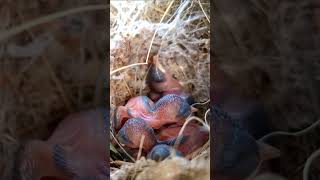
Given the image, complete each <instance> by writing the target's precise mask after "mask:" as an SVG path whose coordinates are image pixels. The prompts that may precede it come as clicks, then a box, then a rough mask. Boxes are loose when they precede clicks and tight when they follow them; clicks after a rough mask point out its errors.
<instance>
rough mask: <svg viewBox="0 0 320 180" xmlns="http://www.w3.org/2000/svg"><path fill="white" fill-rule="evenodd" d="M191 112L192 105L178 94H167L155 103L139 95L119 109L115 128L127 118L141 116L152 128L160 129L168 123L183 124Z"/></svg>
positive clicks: (119, 126) (120, 125)
mask: <svg viewBox="0 0 320 180" xmlns="http://www.w3.org/2000/svg"><path fill="white" fill-rule="evenodd" d="M190 114H191V107H190V105H189V104H188V103H187V101H186V100H185V99H183V98H182V97H180V96H178V95H176V94H168V95H165V96H163V97H162V98H161V99H159V100H158V101H157V102H156V103H155V104H154V103H153V102H152V101H151V100H150V99H149V98H148V97H146V96H138V97H135V98H132V99H130V100H129V102H128V103H127V105H126V106H125V107H123V106H122V107H119V108H118V109H117V112H116V118H115V123H114V124H115V129H119V128H121V127H122V125H123V124H124V123H125V122H126V120H127V119H129V118H140V119H143V120H144V121H146V122H147V123H148V125H149V126H150V127H151V128H153V129H159V128H161V127H162V126H163V125H166V124H173V123H178V124H182V123H183V122H184V120H185V119H186V118H187V117H188V116H189V115H190Z"/></svg>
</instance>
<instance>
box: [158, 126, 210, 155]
mask: <svg viewBox="0 0 320 180" xmlns="http://www.w3.org/2000/svg"><path fill="white" fill-rule="evenodd" d="M181 128H182V125H172V126H169V127H165V128H162V129H160V131H159V133H158V134H157V138H158V139H159V140H167V139H170V138H172V137H177V136H178V134H179V132H180V130H181ZM182 135H183V136H185V137H187V138H186V140H185V141H184V142H181V143H180V144H179V146H178V147H177V149H178V150H179V151H180V152H181V153H182V154H183V155H184V156H186V155H188V154H190V153H192V152H194V151H195V150H197V149H199V148H200V147H202V146H203V145H204V144H205V143H206V142H207V141H208V140H209V131H208V130H207V129H206V128H205V127H203V126H200V125H199V124H196V123H189V124H188V125H187V126H186V128H185V129H184V131H183V133H182Z"/></svg>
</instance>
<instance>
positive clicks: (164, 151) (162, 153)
mask: <svg viewBox="0 0 320 180" xmlns="http://www.w3.org/2000/svg"><path fill="white" fill-rule="evenodd" d="M172 151H173V153H174V154H175V155H176V156H180V157H182V156H183V155H182V153H181V152H180V151H177V150H174V149H173V148H172V147H171V146H168V145H166V144H158V145H156V146H154V147H153V148H152V150H151V151H150V152H149V153H148V156H147V158H148V159H152V160H155V161H162V160H164V159H165V158H167V157H169V156H170V154H171V152H172Z"/></svg>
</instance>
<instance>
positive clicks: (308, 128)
mask: <svg viewBox="0 0 320 180" xmlns="http://www.w3.org/2000/svg"><path fill="white" fill-rule="evenodd" d="M318 124H320V119H319V120H318V121H316V122H315V123H313V124H312V125H310V126H309V127H307V128H305V129H303V130H301V131H298V132H285V131H275V132H272V133H269V134H267V135H265V136H263V137H262V138H260V139H259V141H265V140H266V139H268V138H270V137H272V136H278V135H284V136H300V135H302V134H304V133H306V132H308V131H310V130H311V129H313V128H315V127H316V126H317V125H318Z"/></svg>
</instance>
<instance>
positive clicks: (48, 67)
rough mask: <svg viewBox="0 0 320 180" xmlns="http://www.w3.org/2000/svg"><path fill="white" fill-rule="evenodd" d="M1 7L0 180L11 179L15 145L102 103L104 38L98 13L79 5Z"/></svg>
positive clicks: (32, 3) (74, 2) (47, 132)
mask: <svg viewBox="0 0 320 180" xmlns="http://www.w3.org/2000/svg"><path fill="white" fill-rule="evenodd" d="M91 3H94V2H92V1H91ZM96 3H97V2H96ZM0 4H1V7H0V12H1V13H0V14H1V15H0V21H1V22H2V23H1V27H0V29H1V33H0V36H1V44H0V68H1V70H0V102H1V103H0V109H1V117H0V177H1V178H0V179H12V175H13V174H17V173H18V172H17V171H15V170H14V168H18V167H17V164H15V157H17V156H18V154H17V153H18V152H19V149H20V147H21V146H20V145H23V144H24V143H25V142H26V141H28V140H31V139H41V140H45V139H47V138H48V136H49V135H51V133H52V132H53V130H54V128H55V127H56V125H57V124H58V123H59V121H60V120H62V119H63V118H64V117H65V116H67V115H68V114H70V113H72V112H75V111H81V110H84V109H89V108H93V107H95V106H98V105H103V103H105V101H106V99H103V97H102V93H101V91H102V86H103V80H104V79H103V78H104V74H105V64H106V62H105V53H104V52H105V49H104V48H105V47H106V44H107V38H106V37H107V36H106V34H105V18H99V17H104V13H105V12H104V11H101V9H102V8H101V7H100V10H98V9H96V10H94V9H93V8H91V12H90V11H88V7H90V6H89V5H88V4H87V3H86V4H84V3H83V2H81V3H80V2H79V1H78V0H72V1H68V2H66V1H64V2H63V1H60V0H52V1H46V2H43V1H31V0H30V1H29V0H27V1H20V2H15V3H13V2H9V1H5V2H1V3H0ZM75 6H76V7H81V10H80V11H79V9H78V10H75V9H74V8H75ZM61 7H63V8H64V9H67V10H70V11H67V10H61V9H60V8H61ZM105 8H106V5H103V9H105ZM89 9H90V8H89ZM85 11H86V13H84V12H85ZM75 12H77V14H74V13H75ZM54 13H55V14H54ZM52 14H54V15H52ZM57 17H58V18H57ZM39 19H41V20H40V21H39ZM20 30H21V31H20Z"/></svg>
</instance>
